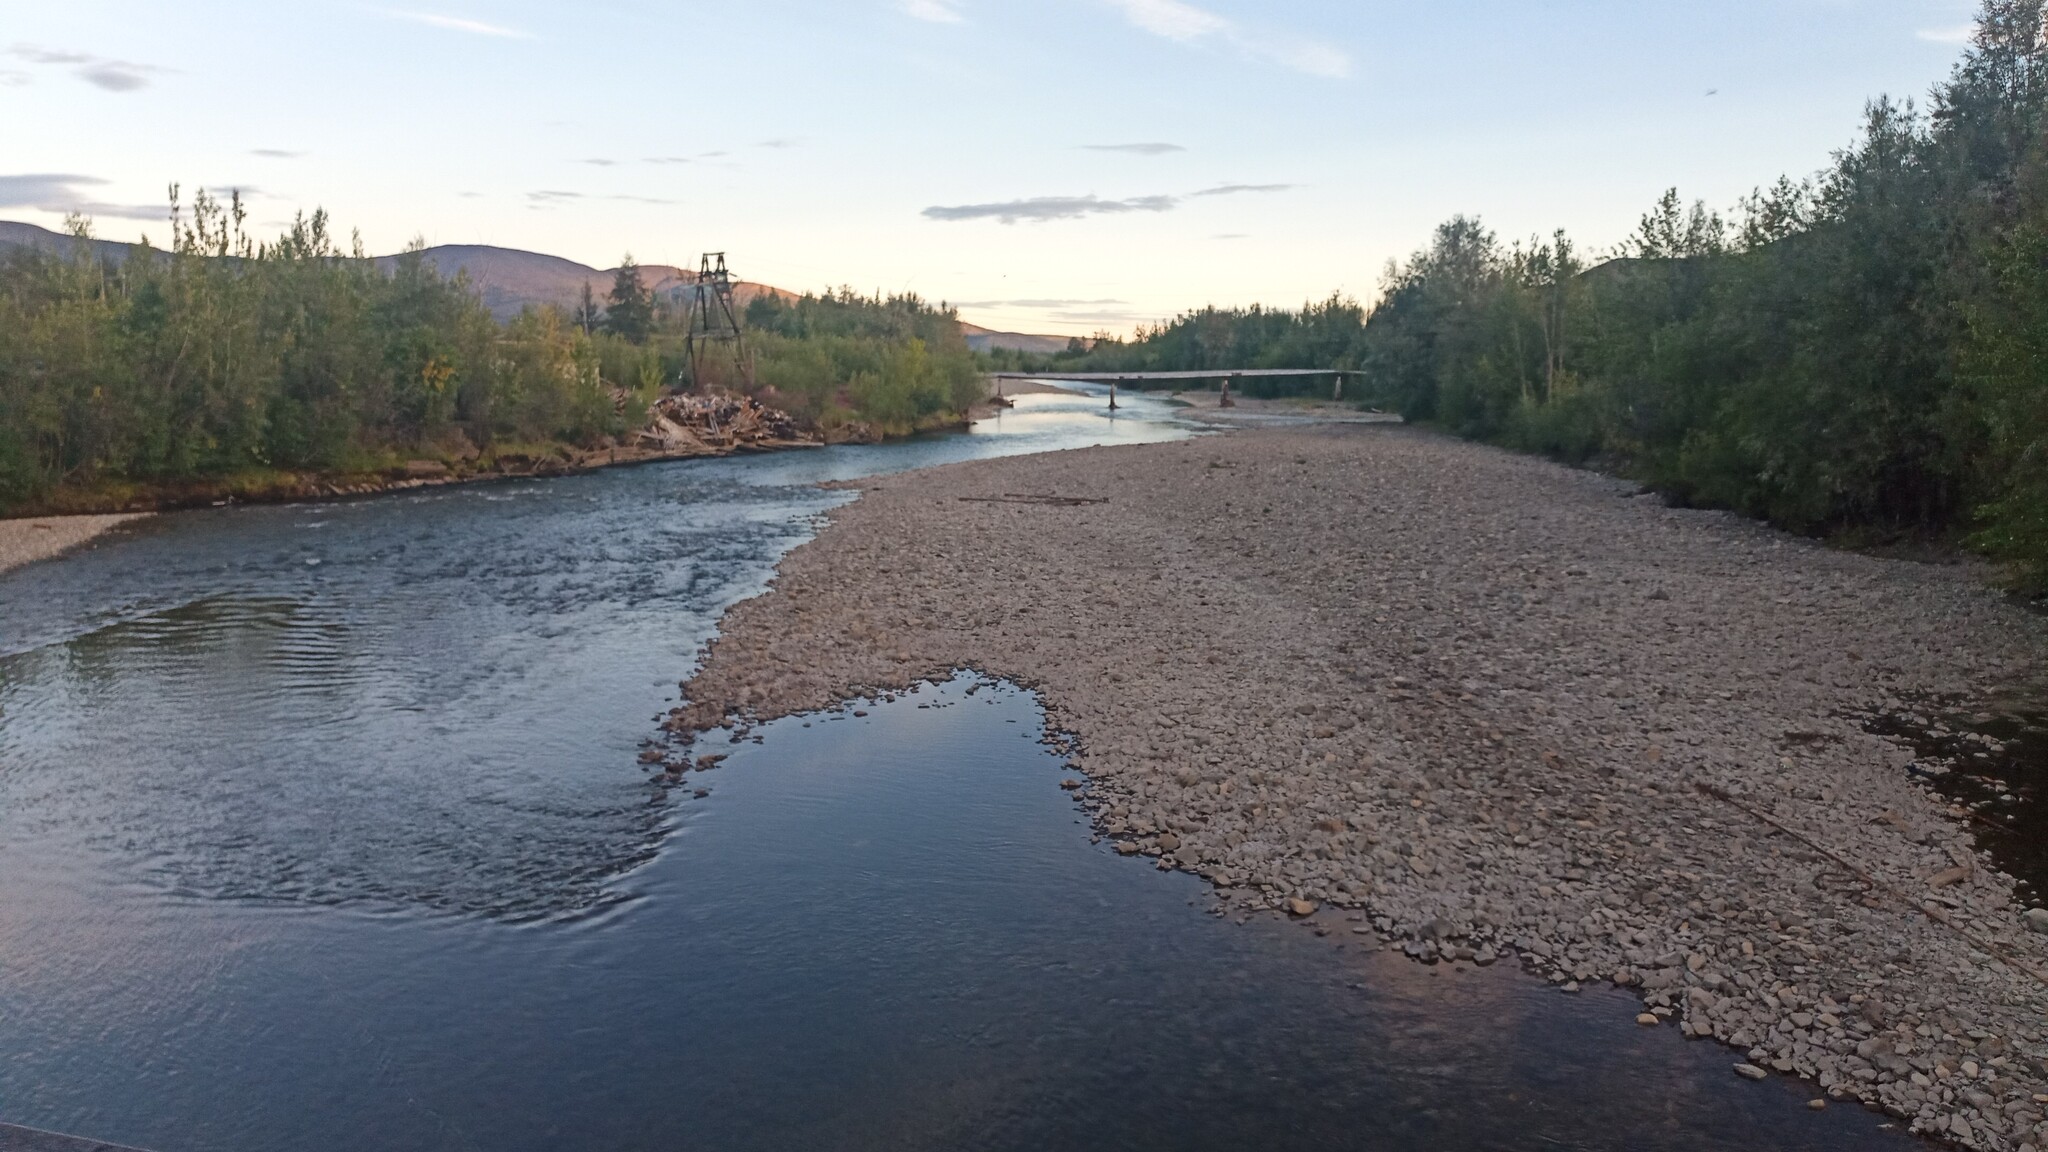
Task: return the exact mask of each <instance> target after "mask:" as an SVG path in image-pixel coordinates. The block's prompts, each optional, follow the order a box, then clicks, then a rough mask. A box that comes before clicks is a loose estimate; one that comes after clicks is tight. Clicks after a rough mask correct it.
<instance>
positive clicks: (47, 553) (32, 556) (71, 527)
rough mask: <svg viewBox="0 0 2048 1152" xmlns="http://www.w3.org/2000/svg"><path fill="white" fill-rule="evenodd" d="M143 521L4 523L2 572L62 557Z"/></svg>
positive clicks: (0, 549) (0, 538) (123, 518)
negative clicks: (106, 534) (111, 533)
mask: <svg viewBox="0 0 2048 1152" xmlns="http://www.w3.org/2000/svg"><path fill="white" fill-rule="evenodd" d="M140 519H142V517H141V516H139V515H115V516H44V517H37V518H32V519H26V520H0V572H7V571H10V570H12V569H15V568H19V567H21V566H22V565H24V564H33V563H35V562H36V561H38V560H48V559H50V558H51V557H53V556H59V555H62V554H63V553H65V552H68V551H70V550H71V549H73V548H77V547H80V546H82V545H85V544H87V543H90V542H91V541H92V540H93V539H94V538H95V537H97V536H100V535H101V534H103V533H105V532H107V531H109V530H111V529H113V528H116V527H119V526H120V525H122V524H126V523H127V522H129V521H130V520H140Z"/></svg>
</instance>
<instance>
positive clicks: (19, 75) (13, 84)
mask: <svg viewBox="0 0 2048 1152" xmlns="http://www.w3.org/2000/svg"><path fill="white" fill-rule="evenodd" d="M28 82H29V76H28V73H26V72H23V71H21V70H20V69H18V68H0V84H5V85H6V86H7V87H9V88H19V87H20V86H22V85H23V84H26V83H28Z"/></svg>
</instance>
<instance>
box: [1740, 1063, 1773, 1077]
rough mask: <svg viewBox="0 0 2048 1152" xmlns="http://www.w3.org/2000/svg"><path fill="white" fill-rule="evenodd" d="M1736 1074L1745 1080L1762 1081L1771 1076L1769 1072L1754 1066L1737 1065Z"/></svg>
mask: <svg viewBox="0 0 2048 1152" xmlns="http://www.w3.org/2000/svg"><path fill="white" fill-rule="evenodd" d="M1735 1074H1736V1075H1737V1076H1740V1077H1742V1078H1743V1079H1745V1080H1762V1079H1763V1078H1765V1077H1766V1076H1769V1075H1770V1073H1769V1072H1766V1071H1764V1070H1763V1069H1761V1068H1759V1067H1757V1066H1756V1065H1754V1064H1737V1065H1736V1066H1735Z"/></svg>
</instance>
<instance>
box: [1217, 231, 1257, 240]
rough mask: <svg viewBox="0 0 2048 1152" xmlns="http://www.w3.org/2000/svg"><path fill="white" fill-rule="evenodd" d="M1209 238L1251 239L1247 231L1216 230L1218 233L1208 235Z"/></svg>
mask: <svg viewBox="0 0 2048 1152" xmlns="http://www.w3.org/2000/svg"><path fill="white" fill-rule="evenodd" d="M1209 239H1211V240H1249V239H1251V236H1250V234H1249V233H1245V232H1218V233H1217V234H1215V235H1214V236H1211V237H1209Z"/></svg>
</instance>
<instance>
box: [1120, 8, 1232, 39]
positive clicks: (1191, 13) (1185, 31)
mask: <svg viewBox="0 0 2048 1152" xmlns="http://www.w3.org/2000/svg"><path fill="white" fill-rule="evenodd" d="M1109 3H1110V4H1111V6H1113V7H1115V8H1117V9H1120V10H1121V11H1122V12H1123V14H1124V18H1125V19H1127V20H1129V21H1130V22H1131V23H1133V24H1136V25H1137V26H1138V27H1140V28H1143V29H1144V30H1145V31H1147V32H1150V33H1152V34H1153V35H1155V36H1164V37H1166V38H1167V39H1169V40H1179V41H1181V42H1183V43H1185V42H1187V41H1190V40H1200V39H1201V38H1202V37H1204V36H1214V35H1217V34H1218V33H1222V32H1228V31H1230V30H1231V28H1233V27H1234V25H1233V24H1232V23H1231V22H1230V21H1229V20H1228V19H1226V18H1224V17H1222V16H1218V15H1216V14H1215V13H1214V12H1207V11H1204V10H1202V9H1200V8H1197V7H1195V6H1194V5H1192V4H1183V3H1181V0H1109Z"/></svg>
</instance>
